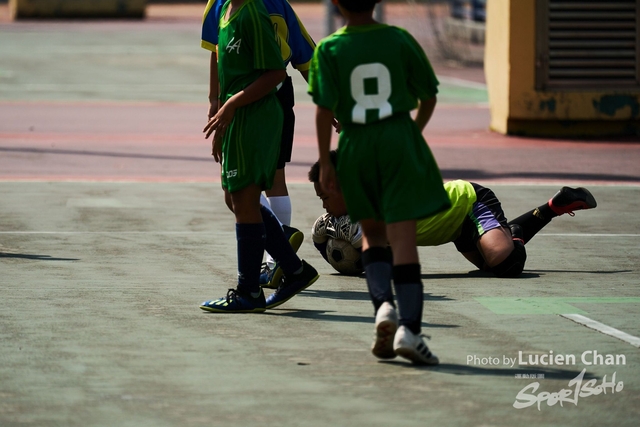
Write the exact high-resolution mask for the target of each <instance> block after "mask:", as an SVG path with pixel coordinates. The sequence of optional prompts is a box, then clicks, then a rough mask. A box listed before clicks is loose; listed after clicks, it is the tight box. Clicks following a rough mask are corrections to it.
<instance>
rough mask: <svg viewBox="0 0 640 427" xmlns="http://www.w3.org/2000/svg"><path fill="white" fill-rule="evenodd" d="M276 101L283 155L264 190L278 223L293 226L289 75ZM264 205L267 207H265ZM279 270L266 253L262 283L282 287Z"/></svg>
mask: <svg viewBox="0 0 640 427" xmlns="http://www.w3.org/2000/svg"><path fill="white" fill-rule="evenodd" d="M276 98H277V99H278V102H279V103H280V107H281V108H282V113H283V121H282V136H281V138H280V152H279V156H278V164H277V167H276V174H275V176H274V179H273V185H272V187H271V188H270V189H268V190H266V191H265V194H266V196H267V197H266V199H267V201H268V207H269V209H271V211H272V212H273V214H274V215H275V216H276V218H277V219H278V221H280V223H281V224H283V225H285V226H291V211H292V208H291V198H290V197H289V189H288V188H287V180H286V174H285V167H286V164H287V163H288V162H290V161H291V153H292V150H293V135H294V128H295V119H296V116H295V113H294V111H293V106H294V91H293V83H292V80H291V77H290V76H287V78H286V79H285V80H284V81H283V82H282V86H281V87H280V88H279V89H278V91H277V92H276ZM265 206H267V205H266V204H265ZM286 231H289V232H290V234H292V235H293V233H297V234H296V235H297V236H298V237H302V238H304V235H303V234H302V233H300V231H299V230H297V229H291V230H287V229H286V228H285V232H286ZM298 240H299V244H297V247H295V243H296V242H297V241H298ZM292 244H293V245H294V247H295V249H296V250H297V248H298V247H300V245H301V244H302V240H301V239H298V238H297V237H296V238H294V239H293V242H292ZM277 269H278V268H277V266H276V263H275V260H274V259H273V257H272V256H271V255H270V254H269V253H267V254H266V257H265V264H264V265H263V269H262V274H261V277H260V280H261V283H262V284H263V285H266V286H267V287H277V286H278V284H279V283H278V281H277V280H273V278H274V276H275V273H276V271H277Z"/></svg>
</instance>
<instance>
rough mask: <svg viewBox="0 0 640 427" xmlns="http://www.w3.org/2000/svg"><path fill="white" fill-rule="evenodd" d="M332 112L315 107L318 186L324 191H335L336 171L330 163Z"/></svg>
mask: <svg viewBox="0 0 640 427" xmlns="http://www.w3.org/2000/svg"><path fill="white" fill-rule="evenodd" d="M334 120H335V119H334V117H333V112H332V111H331V110H329V109H327V108H324V107H320V106H318V107H317V109H316V136H317V138H318V151H319V155H320V160H319V162H320V186H321V187H322V189H323V191H325V192H326V193H329V194H331V193H335V192H336V171H335V168H334V167H333V163H331V158H330V156H329V150H330V149H331V128H332V125H333V121H334Z"/></svg>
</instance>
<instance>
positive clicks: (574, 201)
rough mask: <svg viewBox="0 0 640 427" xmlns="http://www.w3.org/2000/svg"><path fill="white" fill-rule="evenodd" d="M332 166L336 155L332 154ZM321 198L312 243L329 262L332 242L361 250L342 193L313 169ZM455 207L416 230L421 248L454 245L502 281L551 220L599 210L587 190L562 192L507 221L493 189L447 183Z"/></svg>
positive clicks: (420, 223)
mask: <svg viewBox="0 0 640 427" xmlns="http://www.w3.org/2000/svg"><path fill="white" fill-rule="evenodd" d="M331 161H332V163H334V164H336V163H337V154H336V152H335V151H331ZM309 181H311V182H313V185H314V188H315V191H316V194H317V195H318V197H319V198H320V200H322V206H323V208H324V209H325V210H326V212H327V213H326V214H324V215H322V216H321V217H319V218H318V219H317V220H316V222H315V223H314V225H313V227H312V238H313V244H314V246H315V247H316V248H317V249H318V251H319V252H320V254H321V255H322V256H323V257H324V258H325V260H327V261H329V262H330V260H329V259H328V258H327V253H326V247H327V242H328V239H332V238H333V239H341V240H346V241H348V242H350V243H351V244H352V246H354V247H355V248H356V249H358V248H360V247H361V245H362V233H361V230H360V227H359V226H358V224H351V221H350V219H349V216H348V213H347V207H346V205H345V203H344V198H343V197H342V194H341V192H340V191H339V189H338V191H336V192H334V193H326V192H324V191H323V190H322V188H321V187H320V182H319V181H320V165H319V163H318V162H316V163H315V164H314V165H313V166H312V167H311V169H310V170H309ZM444 188H445V190H446V192H447V194H449V199H450V200H451V208H449V209H447V210H446V211H443V212H440V213H438V214H436V215H433V216H431V217H428V218H422V219H419V220H418V222H417V227H416V241H417V244H418V246H438V245H443V244H445V243H449V242H453V243H454V244H455V245H456V248H457V249H458V251H459V252H460V253H461V254H462V255H463V256H464V257H465V258H466V259H467V260H469V261H470V262H471V263H473V264H474V265H475V266H476V267H478V268H479V269H480V270H484V271H488V272H491V273H493V274H495V275H496V276H497V277H517V276H519V275H520V274H521V273H522V270H523V268H524V263H525V261H526V256H527V255H526V251H525V249H524V245H525V244H526V243H527V242H529V240H531V239H532V238H533V237H534V236H535V235H536V234H537V233H538V232H539V231H540V230H542V229H543V228H544V227H545V226H546V225H547V224H549V223H550V222H551V220H552V219H553V218H555V217H557V216H560V215H563V214H565V213H567V214H569V215H573V212H574V211H577V210H582V209H592V208H595V207H596V206H597V203H596V200H595V198H594V197H593V195H592V194H591V193H590V192H589V190H587V189H586V188H570V187H563V188H562V189H560V191H558V192H557V193H556V194H555V195H554V196H553V197H551V199H549V201H548V202H547V203H544V204H542V205H540V206H538V207H537V208H535V209H532V210H530V211H528V212H526V213H524V214H522V215H520V216H519V217H518V218H516V219H514V220H512V221H509V222H507V220H506V218H505V215H504V212H503V210H502V207H501V204H500V201H499V200H498V198H497V197H496V195H495V194H494V193H493V191H491V190H490V189H488V188H486V187H483V186H481V185H478V184H476V183H471V182H468V181H462V180H456V181H450V182H446V183H445V184H444Z"/></svg>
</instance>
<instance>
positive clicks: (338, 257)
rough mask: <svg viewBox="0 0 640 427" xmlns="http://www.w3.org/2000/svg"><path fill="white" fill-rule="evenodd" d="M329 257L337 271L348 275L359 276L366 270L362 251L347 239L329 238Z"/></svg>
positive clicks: (330, 262)
mask: <svg viewBox="0 0 640 427" xmlns="http://www.w3.org/2000/svg"><path fill="white" fill-rule="evenodd" d="M327 259H328V260H329V264H331V266H332V267H333V268H335V269H336V271H338V272H339V273H342V274H346V275H347V276H358V275H360V274H361V273H362V272H363V270H364V269H363V268H362V258H361V253H360V251H359V250H357V249H356V248H354V247H353V246H352V245H351V243H349V242H347V241H346V240H341V239H329V240H328V241H327Z"/></svg>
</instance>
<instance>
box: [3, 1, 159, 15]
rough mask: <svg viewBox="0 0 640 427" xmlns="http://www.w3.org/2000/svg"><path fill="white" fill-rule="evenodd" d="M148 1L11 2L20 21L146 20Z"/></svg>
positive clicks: (10, 6) (11, 12) (12, 12)
mask: <svg viewBox="0 0 640 427" xmlns="http://www.w3.org/2000/svg"><path fill="white" fill-rule="evenodd" d="M146 3H147V0H9V13H10V15H11V18H12V19H14V20H18V19H25V18H26V19H37V18H43V19H51V18H139V19H140V18H144V16H145V9H146Z"/></svg>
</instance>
